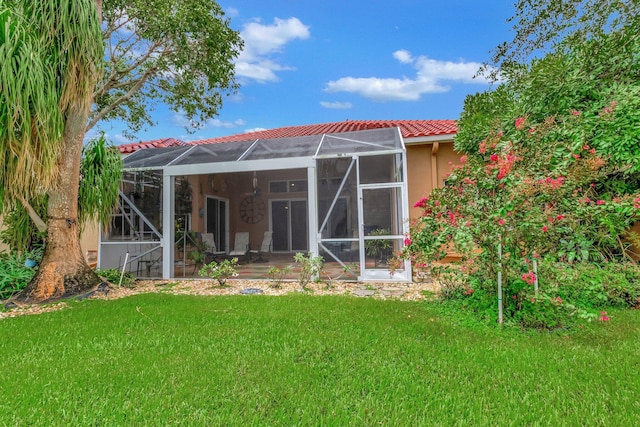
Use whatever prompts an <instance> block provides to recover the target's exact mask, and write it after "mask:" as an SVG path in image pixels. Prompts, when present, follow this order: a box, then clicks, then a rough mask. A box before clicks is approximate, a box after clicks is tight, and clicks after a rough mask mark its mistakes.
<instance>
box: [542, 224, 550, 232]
mask: <svg viewBox="0 0 640 427" xmlns="http://www.w3.org/2000/svg"><path fill="white" fill-rule="evenodd" d="M547 230H549V229H548V228H547V226H546V225H543V226H542V232H543V233H546V232H547Z"/></svg>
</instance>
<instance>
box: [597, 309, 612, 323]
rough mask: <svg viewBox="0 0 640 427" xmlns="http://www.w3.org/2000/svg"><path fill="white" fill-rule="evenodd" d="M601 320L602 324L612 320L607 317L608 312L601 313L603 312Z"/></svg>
mask: <svg viewBox="0 0 640 427" xmlns="http://www.w3.org/2000/svg"><path fill="white" fill-rule="evenodd" d="M599 320H600V321H601V322H608V321H609V320H610V319H609V316H607V312H606V311H601V312H600V318H599Z"/></svg>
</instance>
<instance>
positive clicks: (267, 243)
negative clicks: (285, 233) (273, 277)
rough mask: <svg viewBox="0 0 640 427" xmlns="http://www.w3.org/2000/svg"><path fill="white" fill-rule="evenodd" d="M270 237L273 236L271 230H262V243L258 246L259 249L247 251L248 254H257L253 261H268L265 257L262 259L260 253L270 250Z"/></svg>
mask: <svg viewBox="0 0 640 427" xmlns="http://www.w3.org/2000/svg"><path fill="white" fill-rule="evenodd" d="M272 238H273V232H272V231H265V232H264V237H263V238H262V244H261V245H260V248H259V249H251V250H250V251H249V254H256V255H258V258H256V260H255V261H254V262H267V261H269V260H267V259H264V258H263V257H262V254H265V253H269V252H271V242H272Z"/></svg>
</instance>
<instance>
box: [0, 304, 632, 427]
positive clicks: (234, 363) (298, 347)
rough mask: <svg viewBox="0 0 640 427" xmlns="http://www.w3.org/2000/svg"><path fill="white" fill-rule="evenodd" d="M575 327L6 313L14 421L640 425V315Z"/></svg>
mask: <svg viewBox="0 0 640 427" xmlns="http://www.w3.org/2000/svg"><path fill="white" fill-rule="evenodd" d="M611 317H612V320H611V322H609V323H606V324H603V323H594V324H592V325H589V326H588V327H587V328H585V329H584V330H579V331H577V332H573V333H571V334H569V335H568V336H567V337H564V336H563V335H562V334H560V335H558V334H546V333H522V332H519V331H514V330H500V329H499V328H497V327H494V326H486V325H480V324H477V323H474V322H472V321H470V320H469V319H465V318H464V315H462V314H447V313H446V312H444V311H442V310H440V309H439V307H438V306H437V305H436V304H435V303H431V305H430V304H426V303H417V302H402V301H380V300H372V299H359V298H354V297H314V296H308V295H294V296H286V297H265V296H230V297H190V296H171V295H166V294H147V295H138V296H134V297H129V298H124V299H120V300H115V301H84V302H80V303H72V304H71V308H69V309H66V310H62V311H57V312H52V313H46V314H42V315H37V316H23V317H18V318H11V319H4V320H0V360H1V363H2V365H1V366H2V380H1V382H0V393H1V396H2V398H1V399H0V425H65V426H69V425H74V426H75V425H101V426H104V425H136V426H137V425H169V424H171V425H286V426H289V425H318V424H323V425H358V426H360V425H398V426H417V425H425V426H433V425H465V426H467V425H491V426H494V425H576V426H581V425H607V426H625V425H629V426H631V425H640V311H626V312H615V313H613V314H612V316H611Z"/></svg>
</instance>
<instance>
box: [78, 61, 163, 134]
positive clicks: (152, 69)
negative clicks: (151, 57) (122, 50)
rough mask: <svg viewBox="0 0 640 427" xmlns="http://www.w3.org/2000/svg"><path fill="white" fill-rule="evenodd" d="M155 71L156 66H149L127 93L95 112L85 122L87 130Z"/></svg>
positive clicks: (122, 101)
mask: <svg viewBox="0 0 640 427" xmlns="http://www.w3.org/2000/svg"><path fill="white" fill-rule="evenodd" d="M156 71H157V68H156V67H152V68H149V69H148V70H147V71H146V72H145V73H144V74H143V75H142V77H140V79H138V81H137V82H135V84H134V85H133V86H132V87H131V89H129V91H128V92H127V93H125V94H124V95H122V96H121V97H120V98H118V99H116V100H115V101H114V102H112V103H111V104H109V105H108V106H107V107H105V108H104V109H103V110H102V111H99V112H97V113H96V115H95V116H94V117H93V118H92V119H91V120H90V121H89V123H88V124H87V129H86V130H87V131H88V130H90V129H91V128H92V127H94V126H95V125H96V124H97V123H98V122H99V121H100V120H102V119H103V118H104V117H105V116H106V115H107V114H109V113H110V112H112V111H113V110H115V109H116V107H119V106H120V105H122V104H124V103H125V102H127V101H128V100H129V99H131V97H132V96H133V95H135V93H136V92H137V91H138V90H139V89H140V88H141V87H142V86H143V85H144V84H145V82H146V81H147V80H148V79H149V77H151V75H153V74H154V73H155V72H156Z"/></svg>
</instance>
